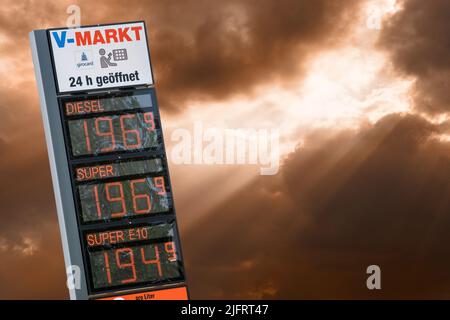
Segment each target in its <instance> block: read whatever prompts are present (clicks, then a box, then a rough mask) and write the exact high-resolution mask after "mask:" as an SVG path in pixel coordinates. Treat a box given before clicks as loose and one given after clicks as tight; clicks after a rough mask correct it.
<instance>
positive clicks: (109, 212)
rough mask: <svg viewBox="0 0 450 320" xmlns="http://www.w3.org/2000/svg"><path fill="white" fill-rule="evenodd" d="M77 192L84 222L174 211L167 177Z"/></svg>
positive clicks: (94, 186)
mask: <svg viewBox="0 0 450 320" xmlns="http://www.w3.org/2000/svg"><path fill="white" fill-rule="evenodd" d="M77 189H78V193H79V196H80V202H81V208H82V219H83V222H91V221H99V220H111V219H119V218H124V217H130V216H136V215H147V214H151V213H161V212H167V211H169V209H170V197H169V196H168V193H167V191H166V185H165V178H164V176H158V177H143V178H137V179H132V180H122V181H114V182H107V183H99V184H85V185H79V186H78V187H77Z"/></svg>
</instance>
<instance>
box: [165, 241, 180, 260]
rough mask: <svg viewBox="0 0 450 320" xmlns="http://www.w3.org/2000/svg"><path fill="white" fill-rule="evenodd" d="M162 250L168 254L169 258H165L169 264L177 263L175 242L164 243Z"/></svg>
mask: <svg viewBox="0 0 450 320" xmlns="http://www.w3.org/2000/svg"><path fill="white" fill-rule="evenodd" d="M164 250H165V251H166V252H167V253H168V254H170V256H167V260H169V261H170V262H174V261H177V253H176V251H175V242H172V241H171V242H166V243H164Z"/></svg>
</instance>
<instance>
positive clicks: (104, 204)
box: [30, 21, 188, 300]
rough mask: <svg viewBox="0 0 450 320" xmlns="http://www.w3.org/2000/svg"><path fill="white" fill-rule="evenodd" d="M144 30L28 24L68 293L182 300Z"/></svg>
mask: <svg viewBox="0 0 450 320" xmlns="http://www.w3.org/2000/svg"><path fill="white" fill-rule="evenodd" d="M113 34H122V35H126V34H128V36H124V37H112V38H111V35H113ZM146 36H147V34H146V30H145V23H144V22H143V21H140V22H130V23H122V24H112V25H96V26H90V27H81V28H74V29H67V28H66V29H49V30H35V31H32V32H31V33H30V42H31V48H32V54H33V62H34V65H35V71H36V79H37V85H38V89H39V93H40V98H41V111H42V117H43V123H44V129H45V135H46V140H47V149H48V153H49V160H50V168H51V172H52V180H53V187H54V193H55V200H56V207H57V212H58V221H59V225H60V231H61V239H62V245H63V251H64V260H65V264H66V272H67V276H68V282H67V283H68V288H69V293H70V297H71V299H95V300H97V299H102V300H111V299H120V300H122V299H135V300H153V299H188V290H187V285H186V275H185V270H184V263H183V256H182V251H181V243H180V237H179V233H178V225H177V220H176V213H175V206H174V199H173V194H172V186H171V182H170V175H169V171H168V163H167V156H166V151H165V146H164V139H163V134H162V126H161V118H160V113H159V109H158V103H157V99H156V92H155V89H154V87H153V75H152V74H151V64H150V59H149V54H148V46H147V37H146ZM102 37H106V38H108V37H109V38H108V39H109V41H107V42H103V43H97V42H98V41H97V40H98V39H100V38H102ZM106 38H105V39H106ZM80 39H81V40H80ZM89 39H90V40H89ZM111 52H112V54H109V53H111ZM115 53H118V54H115ZM105 88H107V89H106V90H105Z"/></svg>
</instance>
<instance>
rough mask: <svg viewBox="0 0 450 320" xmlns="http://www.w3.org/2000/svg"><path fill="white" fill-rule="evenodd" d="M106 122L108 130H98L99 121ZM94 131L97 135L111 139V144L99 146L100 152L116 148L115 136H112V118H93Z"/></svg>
mask: <svg viewBox="0 0 450 320" xmlns="http://www.w3.org/2000/svg"><path fill="white" fill-rule="evenodd" d="M102 121H103V122H107V123H108V128H109V130H108V131H101V130H100V123H101V122H102ZM95 131H96V134H97V135H98V136H99V137H110V139H111V145H110V146H109V147H104V148H101V149H100V151H101V152H109V151H113V150H114V149H115V148H116V138H115V137H114V127H113V123H112V119H111V118H110V117H100V118H96V119H95Z"/></svg>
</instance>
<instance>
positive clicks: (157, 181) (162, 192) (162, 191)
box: [153, 177, 166, 196]
mask: <svg viewBox="0 0 450 320" xmlns="http://www.w3.org/2000/svg"><path fill="white" fill-rule="evenodd" d="M153 180H154V182H155V187H157V188H159V191H158V194H159V195H161V196H163V195H165V194H166V186H165V185H164V177H156V178H154V179H153Z"/></svg>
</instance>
